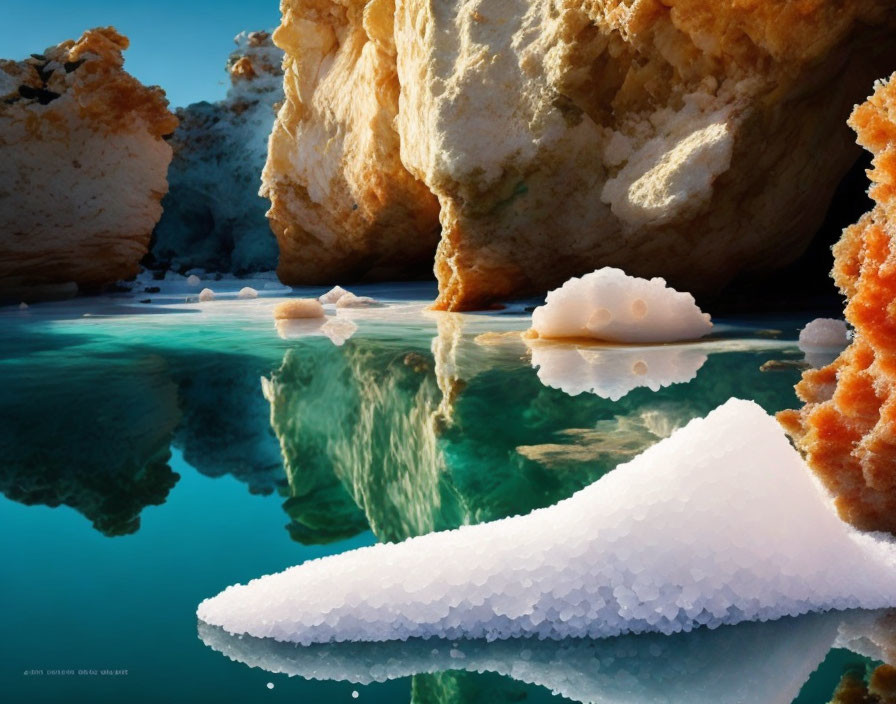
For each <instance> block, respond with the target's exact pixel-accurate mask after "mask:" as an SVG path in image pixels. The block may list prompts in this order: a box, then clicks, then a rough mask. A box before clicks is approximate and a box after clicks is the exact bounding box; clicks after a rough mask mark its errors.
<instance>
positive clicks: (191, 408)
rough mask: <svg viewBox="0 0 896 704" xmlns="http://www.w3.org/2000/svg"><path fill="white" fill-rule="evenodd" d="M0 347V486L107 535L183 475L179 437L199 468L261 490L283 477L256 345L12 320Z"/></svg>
mask: <svg viewBox="0 0 896 704" xmlns="http://www.w3.org/2000/svg"><path fill="white" fill-rule="evenodd" d="M9 332H10V334H9V336H8V337H7V339H6V340H5V342H6V343H7V344H6V345H4V346H3V349H2V350H0V352H2V355H0V374H2V378H3V383H2V384H0V457H2V463H0V491H2V492H3V494H4V495H6V496H7V497H8V498H10V499H12V500H14V501H18V502H20V503H23V504H27V505H46V506H51V507H55V506H60V505H65V506H69V507H71V508H73V509H75V510H76V511H78V512H79V513H81V514H82V515H84V516H85V517H86V518H87V519H88V520H89V521H90V522H91V523H92V524H93V526H94V527H95V528H96V529H97V530H98V531H100V532H101V533H103V534H104V535H107V536H120V535H127V534H131V533H134V532H136V531H137V530H138V529H139V527H140V514H141V512H142V511H143V509H144V508H146V507H147V506H152V505H158V504H162V503H164V502H165V500H166V499H167V497H168V494H169V492H170V491H171V490H172V488H173V487H174V486H175V485H176V483H177V481H178V479H179V477H178V475H177V474H176V473H175V472H173V471H172V470H171V468H170V466H169V461H170V458H171V448H177V449H179V450H181V451H182V452H183V455H184V458H185V459H186V460H187V461H188V462H189V463H190V464H191V465H192V466H193V467H195V468H196V469H197V470H198V471H199V472H201V473H203V474H206V475H208V476H211V477H217V476H221V475H223V474H231V475H233V476H234V477H235V478H236V479H238V480H240V481H242V482H244V483H245V484H246V485H247V486H248V488H249V490H250V491H251V492H254V493H262V494H264V493H268V494H269V493H271V492H273V491H275V489H276V488H277V486H278V484H281V483H283V468H282V462H281V460H280V452H279V447H278V444H277V440H276V438H275V437H274V434H273V432H272V430H271V428H270V424H269V423H268V407H267V403H266V402H265V400H264V398H263V397H262V396H261V393H260V389H259V378H260V376H261V374H262V372H263V371H265V370H266V369H268V368H269V366H270V363H269V362H267V361H265V360H261V359H258V358H255V357H252V356H247V355H239V354H226V353H210V352H207V351H189V350H186V351H182V350H178V349H176V347H175V346H171V345H165V344H160V345H144V344H139V345H134V346H132V347H129V348H128V349H127V350H126V352H125V353H122V351H121V350H120V349H115V348H114V347H112V346H109V345H108V344H97V343H96V341H95V340H91V339H89V338H81V337H78V336H68V337H66V338H64V339H62V338H60V337H58V336H52V335H45V336H44V335H37V334H34V333H32V332H29V331H28V330H17V329H15V328H12V329H11V330H10V331H9Z"/></svg>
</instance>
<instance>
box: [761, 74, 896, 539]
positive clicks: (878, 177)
mask: <svg viewBox="0 0 896 704" xmlns="http://www.w3.org/2000/svg"><path fill="white" fill-rule="evenodd" d="M850 124H851V125H852V127H853V128H855V130H856V132H857V133H858V136H859V143H860V144H862V145H863V146H864V147H865V148H866V149H868V150H869V151H870V152H871V153H872V154H873V155H874V162H873V164H874V167H873V169H871V170H870V171H869V172H868V175H869V178H870V179H871V184H872V185H871V190H870V191H869V194H870V195H871V197H872V198H873V199H874V201H875V202H876V205H875V207H874V209H873V210H872V211H871V212H870V213H868V214H866V215H865V216H863V217H862V218H861V219H860V220H859V222H858V223H857V224H855V225H853V226H852V227H849V228H847V229H846V230H845V231H844V232H843V236H842V238H841V239H840V242H839V243H838V244H837V245H836V247H835V248H834V255H835V264H834V271H833V276H834V280H835V282H836V283H837V286H838V287H839V288H840V290H841V291H842V292H843V294H844V295H845V296H846V298H847V301H848V303H847V306H846V311H845V315H846V319H847V321H848V322H849V323H850V324H851V325H852V326H853V328H854V329H855V337H854V339H853V342H852V344H851V345H850V346H849V347H848V348H847V349H846V350H845V351H844V352H843V353H842V354H841V355H840V357H839V358H838V359H837V360H836V361H834V362H833V363H832V364H830V365H829V366H827V367H824V368H822V369H813V370H810V371H807V372H806V373H805V374H804V375H803V379H802V381H801V382H800V383H799V384H798V385H797V387H796V389H797V394H798V395H799V397H800V399H801V400H803V401H805V403H806V405H805V406H804V407H803V408H802V409H801V410H800V411H787V412H785V413H782V414H780V415H779V419H780V420H781V422H782V423H783V425H784V426H785V428H787V430H788V432H790V434H791V435H792V436H793V438H794V440H795V441H796V444H797V446H798V447H799V448H800V449H801V450H802V451H803V453H804V454H805V455H806V459H807V460H808V462H809V464H810V465H811V466H812V468H813V469H814V470H815V471H816V473H817V474H818V475H819V477H820V478H821V480H822V481H823V482H824V483H825V485H826V486H827V487H828V489H829V490H830V491H831V492H832V493H833V494H834V495H835V497H836V503H837V507H838V509H839V511H840V514H841V516H842V517H843V518H844V519H845V520H847V521H849V522H850V523H853V524H854V525H856V526H858V527H859V528H862V529H866V530H886V531H890V532H892V533H896V464H894V463H896V392H894V391H896V303H894V300H896V230H894V228H896V74H894V75H893V76H892V77H891V78H890V80H889V82H886V83H884V82H881V83H878V84H877V86H876V90H875V92H874V95H873V96H872V97H871V98H870V99H869V100H868V101H867V102H866V103H864V104H862V105H860V106H859V107H857V108H856V110H855V111H854V112H853V114H852V117H851V118H850Z"/></svg>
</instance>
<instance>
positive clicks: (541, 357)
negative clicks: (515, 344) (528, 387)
mask: <svg viewBox="0 0 896 704" xmlns="http://www.w3.org/2000/svg"><path fill="white" fill-rule="evenodd" d="M530 348H531V351H532V366H533V367H536V368H538V378H539V379H540V380H541V382H542V383H543V384H544V385H545V386H549V387H551V388H554V389H560V390H561V391H563V392H565V393H567V394H569V395H570V396H578V395H579V394H581V393H584V392H588V393H592V394H595V395H597V396H600V397H601V398H605V399H609V400H610V401H618V400H619V399H621V398H622V397H623V396H625V395H626V394H628V393H629V392H631V391H633V390H634V389H637V388H640V387H647V388H649V389H650V390H651V391H659V390H660V389H662V388H664V387H666V386H671V385H672V384H683V383H686V382H689V381H691V380H692V379H693V378H694V377H696V376H697V372H698V371H700V368H701V367H702V366H703V365H704V364H705V363H706V359H707V355H706V350H705V349H702V348H700V347H695V346H693V345H661V346H651V347H593V346H587V345H576V344H563V343H554V342H547V343H545V342H540V341H535V342H533V343H532V344H530Z"/></svg>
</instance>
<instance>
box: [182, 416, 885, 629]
mask: <svg viewBox="0 0 896 704" xmlns="http://www.w3.org/2000/svg"><path fill="white" fill-rule="evenodd" d="M834 558H836V559H834ZM893 604H896V547H894V546H892V545H891V544H889V543H885V542H882V541H881V540H879V539H877V538H875V537H873V536H870V535H863V534H860V533H858V532H857V531H855V530H854V529H853V528H851V527H849V526H848V525H847V524H845V523H843V522H842V521H841V520H840V519H839V518H837V516H836V514H835V513H834V512H833V510H832V508H831V506H830V503H829V501H828V499H827V497H826V495H825V494H824V493H823V492H822V490H821V489H820V487H819V485H818V484H816V483H815V481H814V479H813V478H812V475H811V473H810V472H808V471H807V469H806V466H805V464H804V463H803V461H802V460H801V459H800V457H799V455H798V454H797V453H796V451H795V450H794V449H793V448H792V447H791V445H790V443H789V442H788V441H787V438H786V436H785V435H784V433H783V432H782V430H781V428H780V427H779V426H778V424H777V423H776V422H775V421H774V420H773V419H772V418H770V417H769V416H768V415H767V414H766V413H765V411H763V410H762V409H761V408H760V407H759V406H758V405H756V404H754V403H752V402H749V401H741V400H737V399H732V400H730V401H728V402H727V403H726V404H724V405H723V406H721V407H720V408H718V409H716V410H715V411H713V412H712V413H710V414H709V416H707V417H706V418H705V419H698V420H694V421H692V422H691V423H689V424H688V425H687V426H686V427H684V428H682V429H680V430H678V431H676V432H675V433H673V435H672V436H670V437H669V438H667V439H666V440H663V441H662V442H660V443H658V444H656V445H654V446H653V447H651V448H650V449H648V450H647V451H645V452H644V453H642V454H641V455H639V456H638V457H636V458H635V459H634V460H632V461H631V462H628V463H626V464H624V465H620V466H619V467H618V468H617V469H616V470H615V471H613V472H610V473H609V474H608V475H606V476H604V477H603V478H601V479H600V480H598V481H597V482H595V483H594V484H592V485H590V486H589V487H586V488H585V489H583V490H582V491H580V492H578V493H576V494H574V495H573V496H572V497H570V498H569V499H566V500H565V501H562V502H560V503H558V504H556V505H555V506H553V507H550V508H546V509H541V510H537V511H534V512H532V513H530V514H528V515H527V516H522V517H514V518H507V519H503V520H499V521H495V522H493V523H484V524H480V525H475V526H464V527H462V528H460V529H458V530H453V531H446V532H443V533H431V534H428V535H424V536H421V537H417V538H413V539H411V540H408V541H405V542H403V543H398V544H388V545H387V544H380V545H374V546H371V547H366V548H362V549H360V550H355V551H351V552H347V553H343V554H341V555H336V556H333V557H328V558H324V559H321V560H313V561H309V562H307V563H305V564H303V565H300V566H297V567H293V568H291V569H288V570H286V571H284V572H281V573H279V574H274V575H269V576H267V577H263V578H261V579H257V580H254V581H252V582H250V583H249V584H247V585H236V586H232V587H229V588H228V589H226V590H224V591H223V592H222V593H221V594H219V595H218V596H216V597H214V598H212V599H207V600H206V601H204V602H202V603H201V604H200V605H199V608H198V612H197V613H198V616H199V619H200V620H202V621H204V622H205V623H208V624H210V625H214V626H220V627H222V628H223V629H224V630H226V631H228V632H230V633H245V634H249V635H252V636H256V637H262V638H265V637H269V638H274V639H275V640H281V641H292V642H295V643H301V644H310V643H327V642H340V641H361V640H363V641H384V640H395V639H399V640H404V639H407V638H412V637H424V638H425V637H432V636H436V637H446V638H459V637H466V638H487V639H489V640H493V639H500V638H509V637H516V636H538V637H540V638H555V639H556V638H564V637H569V636H575V637H580V636H587V637H603V636H614V635H618V634H622V633H641V632H660V633H666V634H669V633H675V632H678V631H688V630H691V629H693V628H695V627H698V626H709V627H716V626H720V625H722V624H733V623H738V622H741V621H748V620H768V619H774V618H779V617H782V616H786V615H797V614H802V613H806V612H809V611H817V610H827V609H848V608H881V607H885V606H890V605H893Z"/></svg>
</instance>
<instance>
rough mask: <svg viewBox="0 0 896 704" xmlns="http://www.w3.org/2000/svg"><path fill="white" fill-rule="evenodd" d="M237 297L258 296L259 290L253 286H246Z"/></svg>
mask: <svg viewBox="0 0 896 704" xmlns="http://www.w3.org/2000/svg"><path fill="white" fill-rule="evenodd" d="M236 297H237V298H240V299H243V300H247V299H250V298H258V291H256V290H255V289H254V288H252V287H251V286H246V287H245V288H241V289H240V292H239V293H238V294H237V295H236Z"/></svg>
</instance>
